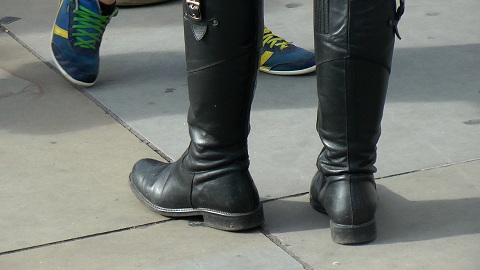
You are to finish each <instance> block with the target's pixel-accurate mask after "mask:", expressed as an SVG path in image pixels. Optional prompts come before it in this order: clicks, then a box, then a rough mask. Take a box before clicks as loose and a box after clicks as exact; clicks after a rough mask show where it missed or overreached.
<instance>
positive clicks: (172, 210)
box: [130, 0, 263, 231]
mask: <svg viewBox="0 0 480 270" xmlns="http://www.w3.org/2000/svg"><path fill="white" fill-rule="evenodd" d="M184 11H185V14H184V18H185V20H184V27H185V29H184V32H185V47H186V58H187V69H188V88H189V99H190V108H189V113H188V125H189V132H190V138H191V143H190V146H189V147H188V149H187V150H186V151H185V153H184V154H183V155H182V157H181V158H180V159H179V160H177V161H176V162H174V163H172V164H165V163H162V162H159V161H156V160H151V159H144V160H140V161H138V162H137V163H136V164H135V166H134V168H133V171H132V173H131V174H130V186H131V188H132V190H133V192H134V193H135V195H136V196H137V197H138V198H139V199H140V201H141V202H143V203H144V204H145V205H146V206H148V207H149V208H151V209H152V210H154V211H157V212H159V213H160V214H162V215H165V216H169V217H183V216H203V218H204V223H205V225H207V226H210V227H213V228H217V229H221V230H231V231H235V230H244V229H249V228H253V227H256V226H259V225H261V223H262V222H263V210H262V209H263V208H262V205H261V203H260V200H259V196H258V191H257V189H256V187H255V184H254V183H253V180H252V178H251V176H250V173H249V171H248V167H249V159H248V152H247V136H248V132H249V118H250V107H251V103H252V99H253V92H254V88H255V80H256V75H257V72H258V65H259V51H260V46H261V41H262V34H263V20H262V16H263V10H262V1H259V0H243V1H234V0H185V5H184ZM232 12H234V13H235V14H236V16H232V15H231V14H232Z"/></svg>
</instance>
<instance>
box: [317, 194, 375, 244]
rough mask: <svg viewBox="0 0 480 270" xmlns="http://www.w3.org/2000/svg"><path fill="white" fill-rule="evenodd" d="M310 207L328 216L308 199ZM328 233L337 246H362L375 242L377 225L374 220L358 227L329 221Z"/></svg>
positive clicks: (321, 207) (319, 205)
mask: <svg viewBox="0 0 480 270" xmlns="http://www.w3.org/2000/svg"><path fill="white" fill-rule="evenodd" d="M310 205H311V206H312V207H313V209H315V210H316V211H318V212H320V213H322V214H325V215H328V214H327V211H325V208H324V207H323V206H322V205H321V204H319V203H318V202H316V201H315V200H313V199H312V198H310ZM330 232H331V235H332V240H333V241H334V242H335V243H337V244H342V245H354V244H362V243H367V242H371V241H373V240H375V239H376V238H377V225H376V222H375V218H373V219H371V220H370V221H368V222H366V223H363V224H358V225H345V224H339V223H335V222H333V221H332V220H331V219H330Z"/></svg>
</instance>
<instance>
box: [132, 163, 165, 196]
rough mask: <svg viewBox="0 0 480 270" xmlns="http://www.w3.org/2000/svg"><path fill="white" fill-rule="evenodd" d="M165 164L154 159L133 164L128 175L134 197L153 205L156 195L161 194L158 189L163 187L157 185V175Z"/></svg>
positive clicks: (159, 184)
mask: <svg viewBox="0 0 480 270" xmlns="http://www.w3.org/2000/svg"><path fill="white" fill-rule="evenodd" d="M167 165H168V164H167V163H163V162H161V161H158V160H154V159H141V160H139V161H137V163H135V165H134V166H133V169H132V172H131V173H130V185H131V186H132V188H133V189H134V192H135V195H137V197H142V198H140V199H141V200H145V199H146V200H148V201H150V202H152V203H155V198H156V197H158V196H156V194H158V193H159V192H161V191H160V190H159V189H162V188H163V185H162V184H161V183H159V181H158V179H161V178H159V175H160V173H161V172H162V171H164V170H163V168H164V167H165V166H167Z"/></svg>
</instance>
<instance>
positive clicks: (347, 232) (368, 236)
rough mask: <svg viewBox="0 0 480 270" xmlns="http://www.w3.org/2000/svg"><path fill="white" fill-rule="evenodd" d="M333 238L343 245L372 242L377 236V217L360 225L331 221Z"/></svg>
mask: <svg viewBox="0 0 480 270" xmlns="http://www.w3.org/2000/svg"><path fill="white" fill-rule="evenodd" d="M330 230H331V233H332V240H333V241H334V242H335V243H338V244H343V245H351V244H361V243H366V242H371V241H373V240H375V238H377V226H376V224H375V219H372V220H371V221H369V222H367V223H363V224H359V225H344V224H338V223H335V222H333V221H330Z"/></svg>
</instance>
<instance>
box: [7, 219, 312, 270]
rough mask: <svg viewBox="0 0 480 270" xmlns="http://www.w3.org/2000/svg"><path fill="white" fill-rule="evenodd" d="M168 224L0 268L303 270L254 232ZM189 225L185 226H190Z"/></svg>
mask: <svg viewBox="0 0 480 270" xmlns="http://www.w3.org/2000/svg"><path fill="white" fill-rule="evenodd" d="M190 224H191V222H190V223H189V222H187V221H168V222H165V223H161V224H156V225H153V226H149V227H146V228H137V229H132V230H128V231H123V232H119V233H111V234H107V235H102V236H98V237H94V238H86V239H79V240H76V241H71V242H66V243H62V244H59V245H51V246H47V247H43V248H37V249H31V250H28V251H24V252H19V253H13V254H8V255H4V256H1V257H0V268H1V269H39V270H40V269H92V270H93V269H102V270H103V269H119V270H120V269H172V270H177V269H205V270H216V269H218V270H220V269H222V270H223V269H249V270H257V269H265V270H268V269H271V270H282V269H285V270H295V269H298V270H300V269H304V268H303V267H302V265H301V264H300V263H299V262H297V261H296V260H294V259H293V258H292V257H290V256H289V255H288V254H287V253H285V252H284V251H283V250H282V249H281V248H279V247H278V246H277V245H276V244H274V243H273V242H271V241H270V240H269V239H268V238H266V237H265V236H264V235H263V234H261V233H259V232H258V231H249V232H243V233H230V232H223V231H218V230H213V229H209V228H205V227H198V226H191V225H190ZM189 225H190V226H189Z"/></svg>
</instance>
